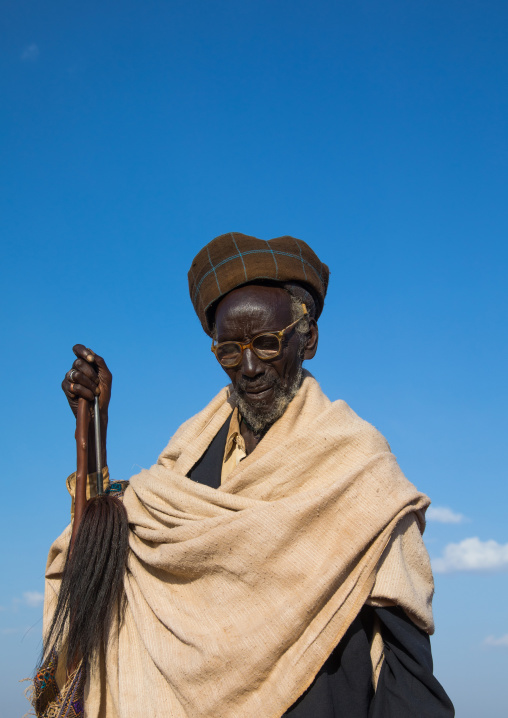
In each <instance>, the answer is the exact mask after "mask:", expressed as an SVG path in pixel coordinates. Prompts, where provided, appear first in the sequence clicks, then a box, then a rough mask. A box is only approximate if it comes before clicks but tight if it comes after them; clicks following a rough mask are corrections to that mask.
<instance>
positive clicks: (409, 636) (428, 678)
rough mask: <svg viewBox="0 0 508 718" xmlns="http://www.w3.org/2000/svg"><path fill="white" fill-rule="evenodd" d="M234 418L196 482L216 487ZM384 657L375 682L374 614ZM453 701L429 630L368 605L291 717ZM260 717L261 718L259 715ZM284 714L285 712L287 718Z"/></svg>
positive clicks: (428, 716)
mask: <svg viewBox="0 0 508 718" xmlns="http://www.w3.org/2000/svg"><path fill="white" fill-rule="evenodd" d="M229 423H230V419H228V420H227V421H226V423H225V424H224V425H223V426H222V427H221V429H220V430H219V432H218V433H217V435H216V436H215V438H214V439H213V441H212V442H211V444H210V446H209V447H208V449H207V450H206V451H205V453H204V454H203V456H202V457H201V458H200V459H199V461H198V462H197V463H196V464H195V465H194V466H193V467H192V469H191V470H190V472H189V474H188V476H189V478H190V479H192V480H193V481H197V482H199V483H201V484H205V485H207V486H210V487H211V488H213V489H217V488H219V486H220V483H221V472H222V460H223V457H224V449H225V446H226V439H227V435H228V431H229ZM375 616H377V618H378V620H379V623H380V625H381V635H382V638H383V642H384V654H385V659H384V662H383V666H382V667H381V672H380V675H379V681H378V685H377V690H376V692H375V693H374V689H373V686H372V665H371V660H370V642H371V637H372V630H373V628H372V627H373V621H374V617H375ZM454 715H455V711H454V709H453V705H452V703H451V701H450V699H449V698H448V696H447V695H446V693H445V691H444V690H443V688H442V686H441V684H440V683H439V682H438V681H437V680H436V678H434V675H433V673H432V654H431V650H430V640H429V637H428V635H427V634H426V633H425V632H424V631H421V630H420V629H419V628H417V627H416V626H415V625H414V623H413V622H412V621H411V620H410V619H409V618H408V617H407V616H406V614H405V613H404V611H402V609H400V608H372V607H370V606H364V607H363V608H362V610H361V611H360V613H359V614H358V616H357V617H356V618H355V620H354V621H353V623H352V624H351V625H350V626H349V628H348V630H347V631H346V634H345V635H344V637H343V638H342V640H341V641H340V643H339V644H338V646H336V648H335V649H334V650H333V651H332V653H331V654H330V656H329V657H328V658H327V660H326V661H325V663H324V665H323V667H322V668H321V670H320V671H319V673H318V674H317V676H316V678H315V679H314V681H313V682H312V683H311V685H310V686H309V688H308V689H307V690H306V691H305V693H304V694H303V695H302V696H300V698H299V699H298V700H297V701H296V703H294V704H293V705H292V706H291V708H289V709H288V711H287V712H286V713H285V714H284V716H287V718H453V716H454ZM260 718H261V717H260ZM283 718H284V717H283Z"/></svg>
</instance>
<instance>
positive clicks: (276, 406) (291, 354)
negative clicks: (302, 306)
mask: <svg viewBox="0 0 508 718" xmlns="http://www.w3.org/2000/svg"><path fill="white" fill-rule="evenodd" d="M293 321H294V320H293V316H292V312H291V299H290V296H289V294H288V292H286V291H285V290H284V289H281V288H278V287H263V286H255V285H251V286H247V287H240V288H239V289H235V290H233V291H232V292H230V293H229V294H228V295H226V296H225V297H224V299H222V301H221V302H220V303H219V304H218V306H217V310H216V312H215V327H216V340H217V342H219V343H220V342H225V341H239V342H242V343H245V342H249V341H250V340H251V339H252V338H253V337H255V336H256V335H257V334H261V333H262V332H277V331H279V330H281V329H284V328H285V327H287V326H288V325H289V324H291V323H292V322H293ZM313 331H315V333H316V343H317V328H316V325H315V322H313V323H312V330H311V333H312V332H313ZM300 337H301V335H299V334H298V332H296V331H295V329H294V328H293V329H290V330H289V331H288V332H286V334H285V335H284V339H283V342H282V351H281V353H280V354H279V356H278V357H276V358H275V359H272V360H270V361H263V360H262V359H259V357H257V356H256V354H255V353H254V352H253V351H252V349H250V348H249V349H245V350H244V352H243V356H242V361H241V362H240V364H238V366H235V367H232V368H227V369H226V368H224V367H223V368H224V371H225V372H226V374H227V375H228V377H229V378H230V380H231V382H232V384H233V387H234V389H235V392H236V394H237V396H238V406H239V408H240V412H241V414H242V417H243V419H244V420H245V421H246V422H247V424H248V425H249V426H250V427H251V428H252V429H253V430H254V431H255V432H262V431H263V429H266V428H268V427H269V426H270V425H271V424H273V422H274V421H276V420H277V419H278V418H279V417H280V416H281V415H282V414H283V413H284V411H285V410H286V408H287V405H288V404H289V402H290V401H291V399H292V398H293V397H294V395H295V394H296V392H297V391H298V388H299V386H300V384H301V377H302V361H303V358H304V354H305V358H309V359H310V358H311V355H308V352H307V351H305V349H304V348H302V345H301V340H300ZM314 352H315V349H314V351H313V352H312V353H311V354H312V356H313V355H314Z"/></svg>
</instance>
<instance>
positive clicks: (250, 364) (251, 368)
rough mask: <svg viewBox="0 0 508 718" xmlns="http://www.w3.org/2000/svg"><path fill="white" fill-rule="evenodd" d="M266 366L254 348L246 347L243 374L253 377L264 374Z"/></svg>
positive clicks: (243, 358)
mask: <svg viewBox="0 0 508 718" xmlns="http://www.w3.org/2000/svg"><path fill="white" fill-rule="evenodd" d="M264 370H265V367H264V365H263V362H262V361H261V359H260V358H259V357H257V356H256V355H255V354H254V352H253V351H252V349H244V352H243V357H242V374H243V375H244V376H248V377H249V378H250V379H253V378H254V377H256V376H259V375H260V374H263V373H264Z"/></svg>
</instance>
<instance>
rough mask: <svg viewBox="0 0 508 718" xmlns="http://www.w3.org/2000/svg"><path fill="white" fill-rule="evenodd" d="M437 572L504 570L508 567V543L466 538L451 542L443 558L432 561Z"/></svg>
mask: <svg viewBox="0 0 508 718" xmlns="http://www.w3.org/2000/svg"><path fill="white" fill-rule="evenodd" d="M432 567H433V569H434V571H436V572H437V573H453V572H455V571H504V570H506V569H508V543H507V544H504V545H503V544H499V543H497V541H480V539H479V538H478V537H477V536H475V537H474V538H468V539H464V541H461V542H460V543H449V544H448V546H446V547H445V550H444V551H443V556H442V557H441V558H436V559H434V560H433V561H432Z"/></svg>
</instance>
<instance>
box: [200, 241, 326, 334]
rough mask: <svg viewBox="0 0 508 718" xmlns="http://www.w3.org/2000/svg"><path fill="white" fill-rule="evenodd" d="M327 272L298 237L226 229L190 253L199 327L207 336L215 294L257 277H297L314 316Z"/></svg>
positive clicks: (273, 279)
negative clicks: (309, 298) (269, 236)
mask: <svg viewBox="0 0 508 718" xmlns="http://www.w3.org/2000/svg"><path fill="white" fill-rule="evenodd" d="M329 274H330V272H329V269H328V267H327V266H326V264H323V263H322V262H321V261H320V259H319V258H318V256H317V255H316V254H315V253H314V252H313V251H312V249H311V248H310V247H309V245H308V244H306V243H305V242H303V241H302V240H301V239H295V238H294V237H289V236H285V237H275V239H257V238H256V237H249V236H248V235H246V234H240V233H239V232H229V233H228V234H221V235H220V237H215V239H212V241H211V242H209V243H208V244H207V245H206V246H205V247H203V249H202V250H201V251H200V252H198V254H197V255H196V256H195V257H194V260H193V262H192V265H191V268H190V270H189V292H190V297H191V301H192V304H193V305H194V309H195V310H196V314H197V315H198V317H199V320H200V322H201V324H202V326H203V329H204V330H205V332H206V333H207V334H209V335H210V336H211V333H212V325H213V309H214V305H215V304H216V303H217V302H218V300H219V299H221V298H222V297H223V296H225V295H226V294H228V292H231V291H232V290H233V289H236V288H237V287H241V286H242V285H243V284H252V283H255V282H256V281H257V280H259V282H260V284H261V283H263V281H265V282H266V281H268V282H276V283H280V284H285V283H286V282H298V283H299V284H301V285H302V286H304V287H305V288H306V289H307V290H308V291H309V292H310V293H311V294H312V296H313V297H314V300H315V302H316V319H317V318H318V317H319V315H320V314H321V311H322V310H323V304H324V301H325V295H326V290H327V287H328V277H329Z"/></svg>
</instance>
